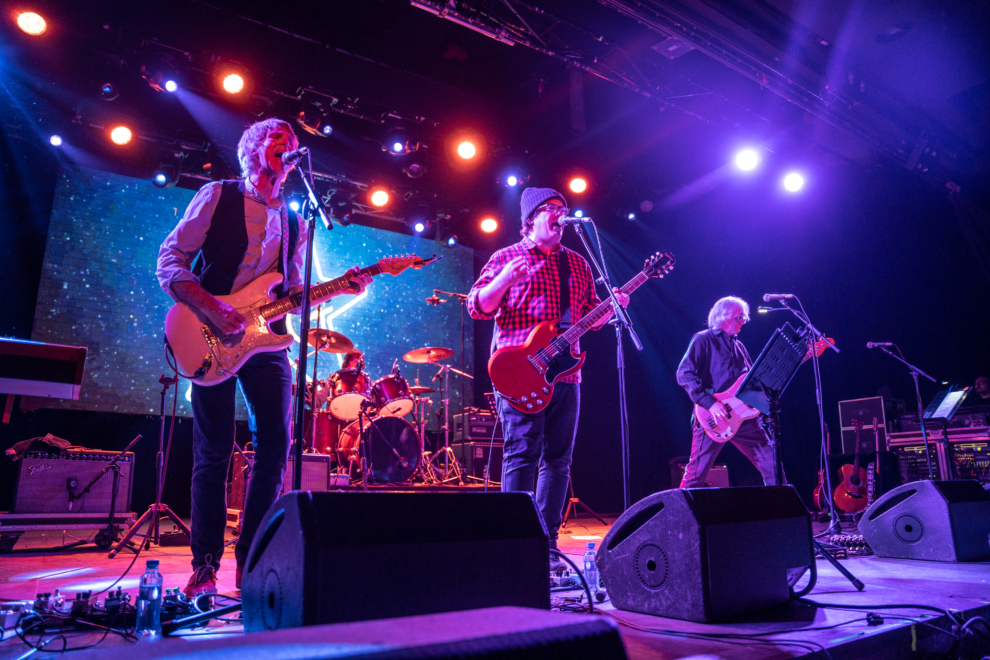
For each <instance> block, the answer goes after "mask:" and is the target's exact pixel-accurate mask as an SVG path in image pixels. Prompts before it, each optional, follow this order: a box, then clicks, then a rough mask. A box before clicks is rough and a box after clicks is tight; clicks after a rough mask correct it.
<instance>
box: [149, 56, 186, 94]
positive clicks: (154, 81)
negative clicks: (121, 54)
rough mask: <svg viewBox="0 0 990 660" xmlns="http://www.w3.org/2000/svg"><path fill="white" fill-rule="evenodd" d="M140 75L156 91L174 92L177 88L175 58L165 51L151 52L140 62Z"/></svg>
mask: <svg viewBox="0 0 990 660" xmlns="http://www.w3.org/2000/svg"><path fill="white" fill-rule="evenodd" d="M141 77H142V78H144V80H145V81H146V82H147V83H148V86H149V87H151V89H153V90H155V91H156V92H174V91H175V90H177V89H179V83H178V80H179V71H178V69H177V68H176V64H175V60H174V59H173V58H172V56H171V55H167V54H165V53H151V54H148V55H145V56H144V61H142V62H141Z"/></svg>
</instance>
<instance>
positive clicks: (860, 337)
mask: <svg viewBox="0 0 990 660" xmlns="http://www.w3.org/2000/svg"><path fill="white" fill-rule="evenodd" d="M0 137H3V138H4V139H0V148H2V149H4V150H6V153H4V158H3V162H4V169H3V181H2V183H3V185H2V190H0V205H2V208H4V209H6V211H5V213H4V231H3V232H2V237H0V241H2V242H0V247H2V256H3V258H2V260H0V273H2V276H3V279H4V281H5V282H6V284H7V287H6V288H7V295H6V296H5V301H4V314H2V315H0V334H3V335H6V336H14V337H20V338H28V337H30V330H31V324H32V319H33V314H34V301H35V296H36V292H37V286H38V278H39V275H40V267H41V258H42V255H43V251H44V242H45V240H46V232H47V222H48V215H49V213H50V207H51V195H52V191H53V189H54V176H55V174H54V173H55V171H56V167H55V163H54V162H53V159H52V157H50V156H45V155H43V154H44V153H45V152H44V150H43V149H40V148H39V146H38V145H32V144H30V143H24V142H23V141H18V140H12V139H9V138H10V136H7V135H3V136H0ZM685 139H687V138H685ZM534 183H537V184H540V183H541V182H538V181H536V182H534ZM768 191H769V192H768ZM673 197H677V195H674V196H673ZM589 210H590V211H591V212H592V213H595V210H594V208H590V209H589ZM599 224H600V226H601V230H602V238H603V241H604V243H605V252H606V256H607V257H608V260H609V264H610V265H611V268H612V271H613V279H614V281H615V283H622V282H625V281H626V280H628V279H629V278H630V277H632V275H633V274H635V273H636V272H637V271H638V270H639V268H640V267H641V265H642V262H643V259H644V258H646V256H647V255H648V254H649V253H652V252H654V251H657V250H670V251H672V252H673V253H674V254H675V255H676V257H677V267H676V269H675V270H674V272H673V273H672V274H671V275H670V276H668V278H665V279H664V280H661V281H652V282H650V283H648V284H646V285H644V286H643V287H642V288H641V289H640V290H639V291H637V292H636V293H635V294H634V296H633V302H632V305H631V307H630V309H631V313H632V317H633V320H634V322H635V324H636V328H637V330H638V332H639V334H640V337H641V339H642V340H643V343H644V344H645V346H646V349H645V350H644V351H643V352H641V353H637V352H636V351H635V350H634V349H633V348H632V346H631V344H630V343H628V342H627V344H626V358H627V367H628V368H627V377H626V380H627V386H628V392H629V406H630V409H629V419H630V422H631V455H632V456H631V458H632V461H631V465H632V496H633V500H634V501H635V500H638V499H640V498H642V497H644V496H646V495H647V494H649V493H651V492H654V491H656V490H659V489H663V488H666V487H668V485H669V474H668V468H667V461H668V459H670V458H672V457H675V456H680V455H684V454H686V453H687V451H688V448H689V429H688V418H689V414H690V405H689V402H688V400H687V397H686V395H685V394H684V392H683V391H682V390H681V389H680V388H679V387H678V386H677V385H676V383H675V382H674V371H675V369H676V366H677V363H678V361H679V359H680V357H681V354H682V353H683V350H684V348H685V347H686V345H687V342H688V340H689V338H690V336H691V334H692V333H694V332H696V331H698V330H700V329H702V327H703V324H704V320H705V317H706V314H707V311H708V308H709V307H710V306H711V304H712V302H714V300H715V299H717V298H718V297H721V296H723V295H729V294H733V295H739V296H742V297H743V298H744V299H746V300H748V301H749V302H750V304H751V305H752V307H753V317H754V320H753V322H752V323H750V324H749V325H748V326H747V327H746V328H745V329H744V330H743V333H742V335H741V337H740V338H741V339H742V340H743V341H744V342H745V343H746V345H747V346H748V348H749V350H750V352H751V353H752V354H753V355H754V356H755V355H756V354H757V353H758V352H759V351H760V349H761V347H762V346H763V344H764V343H765V342H766V340H767V339H768V338H769V336H770V334H771V332H772V331H773V328H775V327H776V326H777V325H779V323H781V322H783V321H784V320H785V319H786V317H785V316H784V315H783V314H774V315H770V316H758V315H756V313H755V308H756V306H757V305H758V304H759V299H760V297H761V296H762V294H763V293H765V292H768V291H773V292H789V293H797V294H798V295H799V296H800V297H801V299H802V301H803V302H804V304H805V306H806V308H807V310H808V312H809V314H810V315H811V318H812V320H813V321H815V322H816V323H817V324H818V326H819V327H820V328H821V329H822V330H824V331H825V332H826V333H827V334H828V335H829V336H831V337H834V338H835V340H836V342H837V343H838V345H839V346H840V348H841V349H842V353H841V354H839V355H836V354H833V353H831V352H830V353H826V354H825V355H824V356H823V357H822V371H823V388H824V398H825V415H826V421H827V422H828V423H829V424H830V425H831V426H832V428H835V427H837V425H838V422H837V415H836V411H837V406H836V402H837V401H839V400H841V399H847V398H859V397H863V396H871V395H874V394H875V393H876V392H877V390H878V389H879V388H880V387H882V386H885V385H886V386H889V387H890V388H891V389H892V390H893V392H894V393H895V394H896V395H897V396H899V397H902V398H904V399H906V400H907V403H908V407H909V409H910V408H913V406H914V399H913V386H912V383H911V379H910V377H909V375H908V373H907V371H906V370H905V369H904V368H903V367H902V366H901V365H900V364H898V363H896V362H895V361H894V360H893V359H891V358H889V357H888V356H886V355H884V354H882V353H880V352H878V351H869V350H867V349H866V348H865V343H866V342H867V341H895V342H897V343H898V344H899V345H900V346H901V348H902V349H903V350H904V352H905V355H906V356H907V358H908V359H909V360H911V361H913V362H914V363H916V364H917V365H918V366H920V367H921V368H922V369H925V370H927V371H928V372H930V373H931V374H932V375H933V376H935V377H936V378H938V379H940V380H942V379H945V380H950V381H958V382H963V383H971V382H972V381H973V379H974V378H975V377H976V376H977V375H981V374H987V373H988V372H990V369H988V366H990V365H988V356H987V349H986V335H987V328H988V327H990V299H988V296H987V290H988V282H987V280H986V279H985V277H984V276H983V275H982V274H981V272H980V271H979V270H978V269H977V267H976V265H975V261H974V259H973V257H972V254H971V252H970V250H969V249H968V246H967V245H966V244H965V242H964V240H963V238H962V235H961V233H960V230H959V226H958V222H957V219H956V216H955V214H954V211H953V208H952V207H951V205H950V204H949V203H948V201H947V196H946V194H945V192H944V191H940V190H934V189H932V188H930V187H928V186H926V185H925V184H923V183H922V182H920V181H918V180H917V179H915V178H913V177H911V176H910V174H909V173H908V172H905V171H901V170H881V169H864V168H859V167H854V166H843V167H833V168H830V169H827V170H822V171H819V172H816V173H814V175H813V176H812V177H811V183H810V184H809V187H808V189H807V190H806V191H805V193H803V194H802V195H800V196H795V197H785V196H784V195H783V194H780V193H777V192H775V188H774V187H773V185H771V182H770V180H769V179H766V178H765V179H762V180H761V179H759V178H758V177H757V178H748V179H738V180H730V181H725V182H723V183H722V184H720V185H718V186H715V187H714V188H712V189H710V190H708V191H706V192H705V193H704V194H701V195H698V196H696V197H694V198H693V199H687V200H686V201H681V202H679V203H676V204H673V203H672V204H669V205H666V206H664V205H662V204H661V205H659V208H658V209H657V210H655V211H654V212H653V213H651V214H648V215H647V216H646V217H644V218H642V219H640V220H637V221H634V222H628V221H625V220H620V219H618V218H616V217H615V216H608V217H606V216H602V218H601V219H600V221H599ZM502 237H503V239H504V243H505V244H507V243H509V242H511V241H512V240H513V237H514V232H507V233H503V235H502ZM565 242H566V243H567V244H568V245H569V246H571V247H574V248H575V249H578V250H579V251H580V246H579V245H578V244H577V242H576V240H575V239H574V237H573V236H568V237H567V239H565ZM488 254H489V251H479V252H478V253H477V255H476V269H479V270H480V268H481V266H482V265H483V264H484V262H485V261H486V259H487V256H488ZM476 333H477V334H476V341H475V346H476V360H477V364H479V365H482V364H485V362H486V360H487V347H488V345H489V338H490V333H491V323H490V322H479V323H478V324H477V325H476ZM583 345H584V348H585V349H586V350H587V352H588V360H587V363H586V366H585V369H584V386H583V391H582V397H583V400H584V404H583V407H582V415H581V424H580V430H579V436H578V443H577V447H576V450H575V454H574V471H573V474H574V483H575V487H576V489H577V494H578V495H579V496H580V497H581V498H582V500H583V501H585V502H586V503H588V504H589V505H590V506H591V507H593V508H594V509H596V510H599V511H601V512H615V511H618V510H620V509H621V505H622V486H621V469H620V465H621V463H620V455H619V451H620V450H619V447H620V444H619V433H618V412H617V410H616V407H617V404H618V394H617V387H616V382H617V375H616V370H615V342H614V336H613V334H612V332H611V331H610V330H609V329H605V330H603V331H599V332H597V333H591V334H590V335H589V336H588V337H587V339H586V340H585V341H583ZM478 376H479V380H480V382H479V383H478V386H477V387H476V389H475V391H476V392H477V393H478V394H479V396H480V394H481V393H483V392H485V391H487V389H488V388H487V387H486V383H485V377H484V373H483V372H481V373H479V374H478ZM812 383H813V381H812V378H811V369H810V366H809V365H805V367H803V368H802V369H801V371H800V372H799V373H798V376H797V377H796V378H795V380H794V381H793V382H792V384H791V387H790V389H789V391H788V392H787V393H786V395H785V397H784V400H783V406H784V412H783V416H782V422H783V434H784V437H783V457H784V461H785V468H786V470H787V473H788V476H789V478H790V480H791V481H792V482H793V483H794V484H795V485H796V486H797V488H798V489H799V491H800V492H801V494H802V496H804V497H806V498H807V497H808V495H809V493H810V491H811V488H812V486H813V484H814V481H815V474H816V472H815V471H816V469H817V457H818V429H817V411H816V409H815V403H814V388H813V384H812ZM936 391H937V388H936V387H935V386H934V385H932V384H930V383H923V384H922V394H923V397H924V398H925V400H926V402H927V401H928V400H930V399H931V397H932V396H933V395H934V393H935V392H936ZM476 403H478V404H479V405H484V404H483V401H482V400H480V399H479V400H478V401H477V402H476ZM45 433H53V434H55V435H58V436H61V437H70V439H72V440H73V441H74V442H77V443H79V444H85V445H88V446H92V447H100V448H107V449H120V448H123V446H125V445H126V444H127V442H128V441H129V440H131V439H132V438H133V437H134V435H136V434H138V433H142V434H144V436H145V438H146V439H145V440H144V441H142V443H141V445H140V446H139V447H138V465H137V473H136V475H137V476H136V478H135V493H134V504H133V508H134V509H135V510H137V511H140V510H142V509H143V508H144V507H145V506H146V505H147V503H148V502H149V501H150V499H151V497H152V492H151V491H152V483H153V477H152V474H153V463H154V462H153V455H154V449H155V444H156V440H157V433H158V420H157V416H154V415H151V416H148V415H143V416H125V415H113V414H107V413H91V412H77V411H76V412H74V411H55V410H39V411H36V412H32V413H25V412H21V411H19V410H18V409H17V408H16V407H15V410H14V414H13V417H12V419H11V422H10V423H9V424H5V425H0V445H2V447H3V448H4V449H6V448H8V447H10V446H11V445H13V444H14V443H15V442H17V441H20V440H23V439H26V438H30V437H34V436H38V435H44V434H45ZM240 433H242V434H243V433H245V429H240ZM190 438H191V423H190V422H189V421H188V420H181V421H180V423H179V424H178V425H177V426H176V432H175V444H174V446H173V448H172V456H171V463H170V468H169V479H168V483H167V485H166V490H165V498H166V501H167V502H169V504H171V505H172V506H173V507H174V508H175V509H176V510H177V511H178V512H179V513H180V514H183V515H186V514H187V513H188V505H189V503H188V491H189V474H190V463H191V450H190ZM723 459H724V460H725V462H727V463H729V465H730V468H731V470H732V480H733V482H734V483H737V484H738V483H744V482H746V480H748V479H752V478H754V477H755V470H753V469H752V468H751V467H750V466H748V464H747V463H746V461H745V459H742V458H741V456H740V455H739V454H738V452H736V451H735V450H734V449H732V448H729V449H726V451H725V453H724V454H723ZM0 466H2V467H0V484H2V485H0V509H6V508H8V507H9V505H10V501H11V497H12V494H13V478H12V476H13V468H14V466H13V464H12V463H11V462H10V461H9V460H6V459H4V460H3V461H2V462H0Z"/></svg>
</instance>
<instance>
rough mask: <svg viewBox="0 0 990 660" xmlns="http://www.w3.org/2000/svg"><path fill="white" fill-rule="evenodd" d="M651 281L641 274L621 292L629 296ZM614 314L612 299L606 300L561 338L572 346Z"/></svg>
mask: <svg viewBox="0 0 990 660" xmlns="http://www.w3.org/2000/svg"><path fill="white" fill-rule="evenodd" d="M649 279H650V278H649V277H647V275H646V273H643V272H640V273H639V274H638V275H636V276H635V277H634V278H632V279H631V280H629V281H628V282H626V283H625V285H624V286H623V287H622V288H621V289H620V291H622V293H624V294H626V295H629V294H631V293H632V292H633V291H635V290H636V289H638V288H639V287H641V286H642V285H643V283H644V282H646V281H647V280H649ZM614 312H615V310H613V309H612V300H611V298H610V299H608V300H605V301H604V302H601V303H599V304H598V305H597V306H596V307H595V308H594V309H593V310H591V311H590V312H588V313H587V314H586V315H585V316H584V318H582V319H581V320H580V321H578V322H577V323H575V324H574V325H572V326H571V327H570V328H569V329H568V330H567V331H565V332H564V333H563V334H562V335H561V337H563V339H564V340H565V341H566V342H567V343H568V345H572V344H574V342H576V341H577V340H578V339H580V338H581V335H583V334H584V333H586V332H587V331H588V330H591V329H592V328H593V327H595V324H597V323H598V322H599V321H601V320H602V319H607V318H608V317H609V316H611V315H612V314H613V313H614Z"/></svg>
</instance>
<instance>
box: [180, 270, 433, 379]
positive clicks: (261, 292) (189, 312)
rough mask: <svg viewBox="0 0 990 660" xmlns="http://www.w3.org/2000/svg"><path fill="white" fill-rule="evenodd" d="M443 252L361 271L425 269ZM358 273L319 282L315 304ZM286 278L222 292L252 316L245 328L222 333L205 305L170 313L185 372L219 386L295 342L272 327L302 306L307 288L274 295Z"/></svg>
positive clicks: (274, 275) (394, 272)
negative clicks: (257, 356)
mask: <svg viewBox="0 0 990 660" xmlns="http://www.w3.org/2000/svg"><path fill="white" fill-rule="evenodd" d="M441 258H442V257H438V256H436V255H433V256H432V257H430V258H429V259H423V258H422V257H417V256H416V255H408V256H403V257H391V258H388V259H379V260H378V263H376V264H375V265H374V266H368V267H367V268H362V269H361V270H360V271H359V274H361V275H371V276H375V275H381V274H382V273H389V274H390V275H392V276H395V275H398V274H399V273H401V272H402V271H404V270H406V269H407V268H416V269H419V268H422V267H423V266H426V265H429V264H432V263H433V262H434V261H438V260H439V259H441ZM351 277H353V276H352V275H345V276H342V277H338V278H337V279H334V280H330V281H328V282H323V283H322V284H316V285H314V286H312V287H311V288H310V290H309V291H310V293H309V296H310V299H309V300H310V304H311V305H316V304H318V303H320V302H322V301H324V300H326V299H327V298H329V297H331V296H332V295H333V294H335V293H337V292H338V291H342V290H343V289H347V288H348V287H350V286H351ZM281 282H282V275H281V274H279V273H268V274H266V275H262V276H261V277H259V278H258V279H256V280H254V281H253V282H251V283H250V284H248V285H247V286H246V287H244V288H243V289H241V290H240V291H238V292H237V293H233V294H231V295H229V296H217V299H218V300H221V301H223V302H225V303H227V304H228V305H230V306H231V307H233V308H234V309H236V310H237V311H238V312H240V313H241V314H242V315H243V316H244V318H246V319H247V323H246V324H245V327H244V331H243V332H238V333H236V334H232V335H225V334H223V333H222V332H220V331H219V330H218V329H217V328H216V326H214V325H213V323H211V322H210V321H209V320H208V319H207V318H206V317H205V316H204V315H203V314H202V313H200V312H199V310H197V309H195V308H193V307H191V306H189V305H187V304H185V303H181V302H179V303H176V304H175V305H174V306H173V307H172V309H170V310H168V314H167V315H166V316H165V341H167V342H168V345H169V347H170V348H171V350H172V353H173V355H175V361H176V362H177V363H178V365H179V372H180V373H181V374H182V375H183V376H185V377H186V378H189V379H190V380H192V381H193V382H194V383H196V384H197V385H216V384H217V383H222V382H223V381H225V380H227V379H228V378H230V377H231V376H234V375H236V374H237V370H238V369H240V368H241V365H242V364H244V363H245V362H246V361H247V360H248V358H250V357H251V356H252V355H255V354H256V353H260V352H264V351H280V350H283V349H285V348H288V347H289V346H291V345H292V342H293V341H295V338H294V337H293V336H292V335H279V334H275V333H274V332H272V331H271V327H270V325H271V323H272V322H273V321H277V320H278V319H280V318H282V317H283V316H285V315H286V314H288V313H289V312H295V313H298V311H297V310H299V309H300V307H302V291H300V292H298V293H295V294H291V295H288V296H285V297H284V298H279V299H278V300H274V299H273V297H272V289H274V288H275V287H276V286H277V285H278V284H280V283H281Z"/></svg>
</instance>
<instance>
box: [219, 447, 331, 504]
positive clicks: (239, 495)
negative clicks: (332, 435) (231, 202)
mask: <svg viewBox="0 0 990 660" xmlns="http://www.w3.org/2000/svg"><path fill="white" fill-rule="evenodd" d="M244 456H247V457H248V459H249V460H251V461H252V462H253V461H254V452H251V451H246V452H244ZM302 458H303V464H302V468H303V469H302V490H310V491H313V492H319V493H325V492H327V491H328V490H330V456H328V455H327V454H303V457H302ZM231 462H232V463H233V473H234V474H233V479H232V480H231V482H230V484H229V485H228V487H227V488H228V490H227V508H228V509H232V510H235V511H243V510H244V504H245V503H246V502H247V491H248V485H249V484H250V483H251V479H250V476H248V477H247V478H245V473H246V472H247V471H246V470H245V467H246V464H245V462H244V458H243V457H242V456H241V454H240V453H239V452H236V451H235V452H234V457H233V460H232V461H231ZM294 465H295V461H294V460H293V456H292V455H290V456H289V462H288V463H287V464H286V467H285V476H284V477H283V478H282V493H283V494H284V493H288V492H289V491H290V490H292V471H293V469H294V467H293V466H294Z"/></svg>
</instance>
